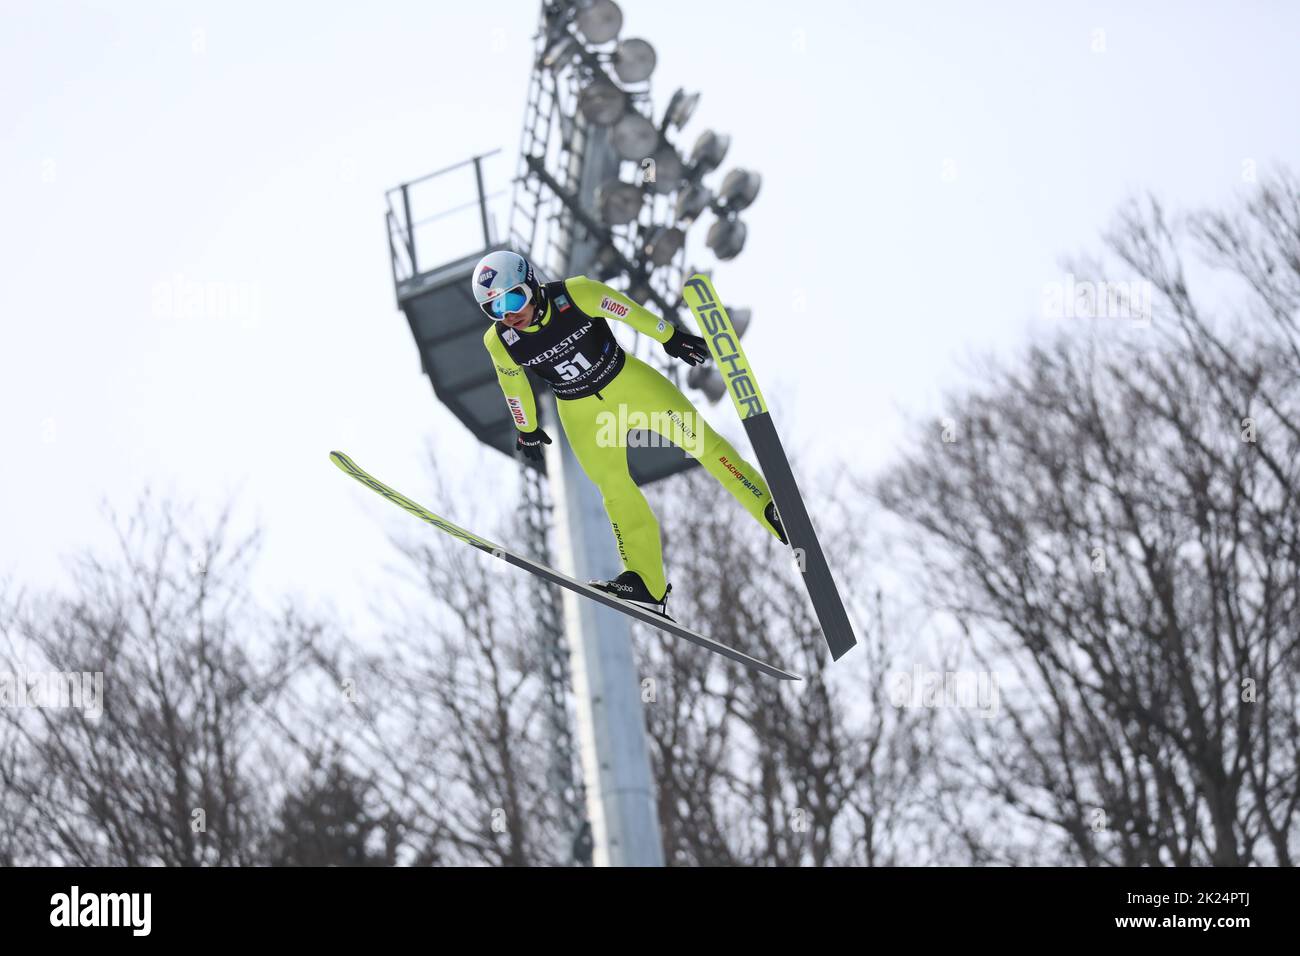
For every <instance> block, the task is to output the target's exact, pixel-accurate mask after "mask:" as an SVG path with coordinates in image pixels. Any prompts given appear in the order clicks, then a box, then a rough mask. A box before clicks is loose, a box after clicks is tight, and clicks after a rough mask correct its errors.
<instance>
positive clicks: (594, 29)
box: [577, 0, 623, 43]
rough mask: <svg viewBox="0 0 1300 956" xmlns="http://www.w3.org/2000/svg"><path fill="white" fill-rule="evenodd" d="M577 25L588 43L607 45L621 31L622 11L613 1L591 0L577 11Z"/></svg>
mask: <svg viewBox="0 0 1300 956" xmlns="http://www.w3.org/2000/svg"><path fill="white" fill-rule="evenodd" d="M577 23H578V32H579V33H581V34H582V35H583V36H584V37H586V39H587V42H588V43H608V42H609V41H610V40H612V39H614V37H616V36H618V31H619V30H621V29H623V11H622V10H620V9H619V6H618V4H617V3H615V2H614V0H591V2H590V3H587V4H585V5H584V6H583V8H582V10H580V11H579V13H578V19H577Z"/></svg>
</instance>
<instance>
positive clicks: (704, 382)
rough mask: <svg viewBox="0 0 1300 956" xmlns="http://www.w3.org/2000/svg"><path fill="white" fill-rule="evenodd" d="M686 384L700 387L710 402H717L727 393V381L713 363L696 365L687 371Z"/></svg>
mask: <svg viewBox="0 0 1300 956" xmlns="http://www.w3.org/2000/svg"><path fill="white" fill-rule="evenodd" d="M686 384H687V385H689V386H690V387H691V388H698V389H699V390H700V391H701V392H703V393H704V394H705V396H706V397H707V398H708V400H709V401H710V402H716V401H717V400H718V399H720V398H721V397H722V396H723V395H725V394H727V383H726V382H724V381H723V380H722V376H721V375H720V374H718V370H717V369H716V368H714V367H713V366H712V365H708V366H705V365H696V366H695V367H694V368H692V369H691V370H690V371H689V372H687V373H686Z"/></svg>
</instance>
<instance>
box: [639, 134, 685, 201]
mask: <svg viewBox="0 0 1300 956" xmlns="http://www.w3.org/2000/svg"><path fill="white" fill-rule="evenodd" d="M650 158H651V159H653V160H654V161H655V181H654V182H652V183H646V185H647V186H649V187H650V188H651V189H653V190H654V191H655V192H656V193H658V194H659V195H660V196H667V195H668V194H669V193H672V192H676V191H677V187H678V186H679V185H681V182H682V177H683V176H684V175H685V173H684V171H683V169H682V158H681V157H680V156H678V155H677V150H675V149H673V147H672V146H671V144H669V143H661V144H660V145H659V148H658V149H656V150H655V151H654V152H653V153H651V154H650Z"/></svg>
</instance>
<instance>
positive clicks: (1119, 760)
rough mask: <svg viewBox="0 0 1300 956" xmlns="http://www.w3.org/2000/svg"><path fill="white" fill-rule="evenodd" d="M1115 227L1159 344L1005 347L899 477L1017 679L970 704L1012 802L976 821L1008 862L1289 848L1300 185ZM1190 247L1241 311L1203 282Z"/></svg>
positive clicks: (920, 545)
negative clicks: (996, 715) (1146, 291)
mask: <svg viewBox="0 0 1300 956" xmlns="http://www.w3.org/2000/svg"><path fill="white" fill-rule="evenodd" d="M1109 245H1110V247H1111V249H1112V250H1113V252H1114V253H1115V254H1116V255H1117V256H1118V257H1119V259H1120V260H1121V261H1122V262H1124V263H1126V264H1127V266H1128V267H1129V268H1132V269H1134V270H1137V272H1138V273H1139V275H1140V276H1141V277H1142V278H1143V279H1144V280H1145V281H1147V282H1149V283H1150V284H1151V287H1152V288H1153V289H1154V293H1155V311H1154V317H1153V318H1154V322H1153V326H1152V330H1151V332H1150V334H1149V335H1148V336H1147V341H1146V342H1145V343H1143V341H1142V340H1141V339H1140V338H1136V339H1135V338H1133V337H1120V336H1114V337H1111V336H1107V335H1106V332H1107V331H1110V330H1109V329H1104V328H1096V329H1094V330H1093V331H1094V333H1095V334H1093V335H1091V336H1080V335H1074V336H1061V337H1060V338H1059V339H1058V340H1056V341H1055V342H1054V343H1052V344H1051V345H1048V346H1040V347H1035V348H1033V349H1032V350H1030V352H1029V353H1028V355H1027V356H1025V358H1024V359H1023V360H1022V361H1020V362H1019V363H1016V364H1014V365H1012V366H998V365H991V366H990V367H989V368H988V369H986V370H984V372H983V376H984V380H985V383H986V384H985V385H984V386H983V387H982V388H980V389H978V390H972V391H969V392H966V393H964V394H960V395H953V396H951V397H950V408H951V409H953V410H955V412H954V413H953V414H952V415H951V417H952V418H953V419H954V420H955V421H956V422H957V423H958V427H957V429H956V435H955V440H948V441H945V440H944V439H943V437H941V433H940V430H939V429H937V428H936V429H927V430H925V433H926V434H927V435H928V436H932V437H930V438H929V439H928V440H926V441H924V442H922V443H920V444H919V445H918V446H917V447H916V448H915V449H914V450H913V451H912V452H911V453H909V454H908V455H907V456H905V459H904V461H903V462H902V463H901V464H899V465H898V466H897V467H895V468H893V469H892V470H891V471H890V473H889V474H888V475H887V476H886V477H885V478H884V479H883V480H882V481H881V482H879V484H878V485H877V487H876V491H877V493H878V495H879V498H880V500H881V501H882V502H883V503H884V504H885V506H886V507H888V508H889V509H891V510H892V511H893V512H894V513H895V514H897V515H899V516H901V517H902V518H903V519H905V520H906V522H907V523H908V524H909V526H910V528H911V531H912V534H911V540H912V543H913V545H914V548H915V553H916V554H917V555H918V556H919V557H918V561H919V563H920V564H921V566H922V567H923V569H924V571H925V573H926V580H927V589H926V592H925V595H926V599H927V600H928V602H929V603H930V604H931V606H932V607H933V608H935V609H936V610H941V611H943V612H946V613H947V614H949V615H950V616H951V619H952V620H953V621H954V622H955V624H956V626H957V627H958V628H959V629H960V630H961V631H962V633H963V634H964V635H965V637H966V643H967V646H968V647H969V648H970V649H971V650H972V652H973V653H974V654H976V655H977V657H978V659H980V660H981V661H983V662H985V663H986V665H987V666H997V667H1006V668H1008V669H1009V670H1010V671H1011V672H1012V673H1013V674H1014V677H1015V680H1014V686H1013V687H1012V688H1010V689H1009V691H1008V693H1006V694H1005V695H1004V701H1005V707H1004V711H1003V718H1002V719H1000V720H997V721H992V722H986V723H984V724H980V725H976V724H974V723H967V724H966V725H965V726H964V728H963V736H964V741H965V756H966V759H959V760H956V761H954V762H953V763H952V764H951V771H952V772H951V775H950V778H949V779H950V785H949V786H950V790H951V788H954V787H964V788H968V789H969V791H970V792H982V793H984V794H987V795H991V796H992V797H993V798H994V799H995V800H996V802H997V804H998V805H999V806H1000V808H1001V809H1000V810H999V811H997V812H999V813H1001V816H1000V818H999V819H1000V822H999V824H998V825H997V826H996V827H984V828H983V829H981V828H980V827H978V826H977V827H975V828H974V829H967V830H965V831H964V832H965V834H966V836H967V837H968V838H969V839H970V840H971V848H972V853H973V854H974V855H979V856H983V857H985V858H997V859H1006V860H1010V861H1012V862H1017V861H1025V862H1030V861H1038V862H1044V861H1046V862H1054V861H1059V860H1067V861H1075V862H1080V863H1086V864H1112V865H1114V864H1119V865H1160V864H1174V865H1186V864H1197V863H1200V864H1206V863H1211V864H1217V865H1236V864H1244V863H1252V862H1262V863H1276V864H1284V865H1289V864H1291V863H1293V862H1294V860H1295V853H1296V851H1297V841H1298V839H1300V838H1298V835H1297V830H1298V829H1300V828H1298V827H1297V810H1298V809H1300V778H1298V777H1297V773H1298V772H1300V771H1298V768H1300V694H1298V690H1300V680H1298V679H1297V674H1300V666H1298V665H1300V647H1298V642H1300V391H1298V387H1297V386H1298V383H1300V335H1298V334H1297V321H1296V317H1297V314H1298V313H1297V308H1300V190H1297V187H1296V183H1295V181H1294V179H1293V178H1290V177H1286V176H1284V177H1282V178H1281V179H1280V180H1279V181H1277V182H1275V183H1272V184H1269V185H1266V186H1264V187H1262V188H1260V189H1259V190H1258V191H1257V192H1256V193H1255V194H1254V195H1253V196H1252V197H1251V198H1250V199H1249V200H1248V201H1247V202H1246V203H1245V204H1244V205H1243V206H1242V207H1241V209H1240V210H1238V211H1236V212H1234V213H1232V214H1210V213H1200V214H1195V215H1192V216H1188V217H1183V218H1182V219H1181V220H1180V221H1179V222H1178V223H1176V224H1175V223H1171V222H1170V221H1169V217H1167V216H1166V214H1165V212H1164V210H1163V209H1162V208H1161V207H1160V205H1159V204H1158V203H1155V202H1154V201H1147V202H1144V203H1135V204H1132V205H1131V206H1130V207H1129V208H1127V209H1126V210H1125V211H1124V212H1123V213H1122V215H1121V217H1120V220H1119V223H1118V225H1117V227H1116V229H1115V231H1114V232H1113V233H1112V234H1111V236H1110V237H1109ZM1184 247H1190V249H1191V250H1192V251H1193V253H1196V254H1199V257H1200V259H1199V261H1200V262H1201V263H1202V264H1203V265H1205V266H1209V267H1212V268H1213V269H1215V270H1217V273H1212V274H1210V275H1207V276H1206V281H1207V282H1209V281H1211V280H1212V279H1213V280H1215V281H1217V283H1218V285H1216V286H1215V288H1216V289H1219V288H1224V287H1227V288H1231V289H1232V290H1233V291H1234V292H1235V293H1236V299H1235V301H1236V303H1237V311H1236V312H1235V313H1234V314H1231V315H1228V316H1224V315H1218V314H1215V311H1214V309H1213V308H1211V307H1210V306H1208V305H1205V304H1203V303H1200V302H1198V300H1197V299H1196V298H1195V297H1194V296H1193V295H1192V292H1191V290H1190V282H1189V279H1188V270H1187V268H1186V267H1185V261H1186V257H1185V253H1184ZM1225 270H1226V271H1227V272H1228V273H1229V274H1230V276H1235V277H1236V279H1237V280H1238V281H1237V282H1236V283H1235V284H1229V283H1228V282H1226V280H1225V279H1224V272H1225ZM1098 278H1102V276H1098ZM1204 298H1205V299H1208V298H1209V296H1208V295H1207V296H1205V297H1204ZM1108 321H1115V320H1108ZM948 437H950V438H951V437H953V436H948ZM950 806H951V805H950ZM1003 811H1006V812H1003ZM957 816H959V814H958V815H957ZM976 817H977V818H978V817H979V814H976ZM953 822H954V823H957V820H956V818H955V817H954V818H953Z"/></svg>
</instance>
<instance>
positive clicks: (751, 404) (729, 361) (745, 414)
mask: <svg viewBox="0 0 1300 956" xmlns="http://www.w3.org/2000/svg"><path fill="white" fill-rule="evenodd" d="M686 284H687V285H688V286H690V287H691V288H693V289H694V290H695V292H696V294H697V295H698V296H699V297H700V303H699V305H696V306H693V307H692V308H693V309H694V310H695V314H696V315H698V316H699V318H700V326H701V328H703V329H704V334H705V335H706V336H707V337H708V338H709V341H710V342H711V343H712V351H713V357H714V358H715V359H716V360H717V362H718V365H719V367H721V366H722V365H726V366H727V374H726V380H727V388H729V389H731V394H732V397H733V398H734V399H735V401H736V407H737V408H738V409H739V410H740V417H741V418H749V417H751V416H753V415H761V414H762V413H763V412H765V411H767V409H766V408H764V407H763V399H762V396H760V395H759V394H758V388H757V386H756V385H755V384H754V377H753V375H752V374H751V373H750V371H749V366H748V363H746V361H745V357H744V356H743V355H742V354H741V352H740V346H739V345H738V344H737V343H736V340H735V338H733V337H732V334H731V333H732V326H731V321H730V320H729V319H728V318H726V317H725V316H724V315H723V312H722V308H721V307H720V306H719V305H718V303H717V301H716V300H715V299H714V298H713V295H712V294H711V293H710V291H709V289H710V284H709V283H708V282H705V281H703V280H701V279H696V278H691V279H688V280H687V281H686Z"/></svg>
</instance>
